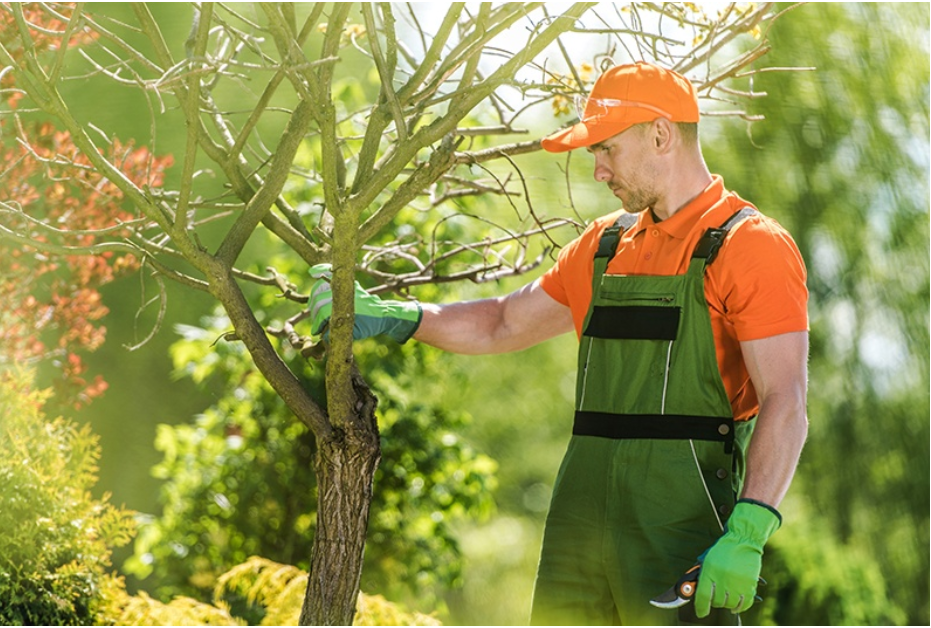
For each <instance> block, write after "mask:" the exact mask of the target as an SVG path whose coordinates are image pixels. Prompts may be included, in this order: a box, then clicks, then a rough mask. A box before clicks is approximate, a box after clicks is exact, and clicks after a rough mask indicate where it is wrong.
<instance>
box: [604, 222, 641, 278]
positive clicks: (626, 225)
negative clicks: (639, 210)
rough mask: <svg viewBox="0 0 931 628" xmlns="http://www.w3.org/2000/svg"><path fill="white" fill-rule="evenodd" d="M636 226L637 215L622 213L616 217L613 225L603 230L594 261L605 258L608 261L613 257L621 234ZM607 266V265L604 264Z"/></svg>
mask: <svg viewBox="0 0 931 628" xmlns="http://www.w3.org/2000/svg"><path fill="white" fill-rule="evenodd" d="M635 224H637V215H636V214H628V213H627V212H624V213H623V214H621V215H620V216H618V217H617V220H615V221H614V224H613V225H611V226H610V227H608V228H607V229H605V230H604V233H602V234H601V240H599V242H598V251H597V252H596V253H595V259H598V258H599V257H607V258H608V260H609V261H610V259H611V258H612V257H614V253H615V251H617V243H618V242H620V241H621V234H622V233H624V232H625V231H627V230H628V229H630V228H631V227H633V226H634V225H635ZM605 265H606V266H607V264H605Z"/></svg>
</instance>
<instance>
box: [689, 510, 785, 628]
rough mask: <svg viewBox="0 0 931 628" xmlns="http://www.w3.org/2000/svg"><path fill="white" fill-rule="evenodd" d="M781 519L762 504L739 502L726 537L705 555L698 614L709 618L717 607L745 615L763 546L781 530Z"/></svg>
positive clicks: (754, 589) (758, 570)
mask: <svg viewBox="0 0 931 628" xmlns="http://www.w3.org/2000/svg"><path fill="white" fill-rule="evenodd" d="M781 523H782V516H781V515H780V514H779V512H778V511H777V510H776V509H775V508H773V507H771V506H767V505H766V504H764V503H762V502H757V501H753V500H748V499H741V500H738V502H737V504H736V505H735V506H734V512H733V513H731V516H730V518H729V519H728V520H727V525H725V526H724V534H723V535H722V536H721V538H719V539H718V540H717V541H716V542H715V544H714V545H712V546H711V547H710V548H708V550H707V551H706V552H705V553H704V558H703V559H701V558H700V559H699V560H700V561H701V563H702V567H701V575H699V576H698V589H697V590H696V591H695V614H696V615H698V617H707V616H708V614H709V613H710V612H711V609H712V607H714V608H729V609H731V610H732V611H734V612H735V613H742V612H743V611H745V610H747V609H749V608H750V607H751V606H753V599H754V596H756V587H757V583H758V581H759V578H760V566H761V563H762V559H763V546H764V545H765V544H766V541H768V540H769V537H770V536H772V534H773V533H774V532H775V531H776V530H778V529H779V525H780V524H781Z"/></svg>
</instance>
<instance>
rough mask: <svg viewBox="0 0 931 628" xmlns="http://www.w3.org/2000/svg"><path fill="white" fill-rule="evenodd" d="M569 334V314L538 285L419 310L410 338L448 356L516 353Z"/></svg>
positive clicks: (566, 309)
mask: <svg viewBox="0 0 931 628" xmlns="http://www.w3.org/2000/svg"><path fill="white" fill-rule="evenodd" d="M571 329H572V315H571V313H570V311H569V308H568V307H566V306H564V305H562V304H561V303H558V302H557V301H555V300H553V298H552V297H550V296H549V295H548V294H547V293H546V292H545V291H544V290H543V289H542V288H541V287H540V285H539V284H538V283H537V282H533V283H531V284H528V285H526V286H524V287H523V288H521V289H519V290H517V291H515V292H512V293H511V294H509V295H507V296H504V297H498V298H495V299H482V300H480V301H465V302H461V303H450V304H448V305H436V304H423V319H422V320H421V322H420V327H419V328H418V330H417V332H416V333H415V334H414V338H415V339H416V340H418V341H420V342H424V343H426V344H428V345H431V346H434V347H438V348H440V349H443V350H444V351H450V352H452V353H463V354H470V355H478V354H487V353H505V352H508V351H519V350H521V349H526V348H527V347H530V346H533V345H535V344H537V343H539V342H542V341H544V340H547V339H549V338H552V337H554V336H557V335H559V334H563V333H566V332H568V331H570V330H571Z"/></svg>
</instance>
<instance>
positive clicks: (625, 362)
mask: <svg viewBox="0 0 931 628" xmlns="http://www.w3.org/2000/svg"><path fill="white" fill-rule="evenodd" d="M698 120H699V110H698V99H697V95H696V93H695V89H694V87H693V86H692V84H691V83H690V82H689V81H688V80H687V79H686V78H684V77H683V76H681V75H679V74H677V73H675V72H672V71H669V70H665V69H663V68H660V67H658V66H655V65H651V64H647V63H636V64H630V65H622V66H617V67H614V68H611V69H609V70H607V71H606V72H605V73H604V74H603V75H602V76H601V77H600V78H599V79H598V81H597V82H596V83H595V85H594V87H593V89H592V92H591V94H590V95H589V98H588V99H587V101H586V102H585V105H584V109H583V110H581V112H580V120H579V123H578V124H575V125H574V126H572V127H570V128H568V129H565V130H562V131H560V132H558V133H555V134H553V135H551V136H549V137H547V138H545V139H544V140H543V148H544V149H546V150H548V151H551V152H561V151H568V150H572V149H576V148H584V149H586V150H587V151H588V152H589V153H591V154H592V155H593V157H594V176H595V179H596V180H597V181H600V182H602V183H605V184H606V185H607V186H608V187H609V188H610V190H611V191H612V192H613V194H614V196H616V197H617V198H618V199H620V200H621V202H622V203H623V210H622V211H614V212H611V213H608V214H606V215H605V216H603V217H602V218H599V219H597V220H595V221H594V222H592V224H591V225H589V227H588V228H587V229H586V230H585V232H584V233H583V234H582V235H581V236H580V237H579V238H577V239H576V240H574V241H573V242H571V243H570V244H569V245H567V246H566V247H564V248H563V249H562V251H561V252H560V254H559V258H558V260H557V262H556V264H555V265H554V266H553V267H552V268H551V269H550V270H549V271H548V272H547V273H546V274H545V275H544V276H543V277H542V278H541V279H539V280H537V281H534V282H533V283H531V284H529V285H527V286H525V287H523V288H521V289H520V290H518V291H516V292H514V293H512V294H509V295H507V296H504V297H501V298H495V299H485V300H480V301H472V302H465V303H453V304H448V305H433V304H423V305H421V304H419V303H416V302H406V303H405V302H397V301H383V300H381V299H378V298H377V297H374V296H372V295H367V294H365V293H364V291H362V290H361V289H358V292H357V294H358V296H357V317H356V336H357V337H366V336H372V335H377V334H388V335H390V336H391V337H393V338H395V339H396V340H398V341H401V342H403V341H406V340H407V339H408V338H410V337H413V338H416V339H417V340H419V341H421V342H426V343H428V344H431V345H434V346H437V347H440V348H442V349H445V350H448V351H454V352H458V353H497V352H503V351H514V350H519V349H523V348H525V347H529V346H531V345H533V344H536V343H538V342H541V341H543V340H546V339H548V338H551V337H553V336H555V335H557V334H561V333H565V332H568V331H569V330H571V329H573V328H574V329H575V331H576V333H577V334H578V336H579V339H580V345H579V358H578V374H577V383H576V406H575V416H574V424H573V430H572V439H571V440H570V443H569V447H568V451H567V452H566V455H565V458H564V460H563V463H562V466H561V467H560V470H559V474H558V476H557V479H556V484H555V486H554V489H553V498H552V503H551V506H550V512H549V515H548V517H547V521H546V531H545V535H544V540H543V549H542V555H541V559H540V566H539V571H538V574H537V582H536V588H535V592H534V602H533V610H532V621H533V622H534V623H540V624H573V625H580V624H676V623H680V622H683V621H685V622H695V623H710V624H732V623H736V622H738V621H739V619H738V615H737V613H739V612H742V611H744V610H746V609H748V608H749V607H750V606H751V605H752V604H753V601H754V596H755V594H756V588H757V582H758V578H759V575H760V561H761V556H762V553H763V546H764V544H765V543H766V541H767V540H768V538H769V537H770V535H771V534H772V533H773V532H775V530H776V529H777V528H778V527H779V525H780V523H781V516H780V515H779V513H778V511H777V510H776V508H777V507H778V506H779V503H780V501H781V500H782V498H783V496H784V495H785V493H786V491H787V490H788V487H789V484H790V482H791V479H792V476H793V474H794V471H795V467H796V464H797V462H798V457H799V454H800V452H801V449H802V445H803V443H804V440H805V437H806V433H807V418H806V414H805V398H806V379H807V376H806V361H807V355H808V332H807V328H808V317H807V297H808V293H807V290H806V288H805V268H804V264H803V261H802V259H801V256H800V255H799V252H798V249H797V248H796V246H795V243H794V242H793V241H792V239H791V237H790V236H789V235H788V233H786V231H785V230H784V229H782V228H781V227H780V226H779V225H778V224H777V223H776V222H775V221H773V220H772V219H770V218H767V217H765V216H764V215H763V214H761V213H760V212H759V211H758V210H757V209H756V208H755V207H753V206H752V205H751V204H750V203H748V202H747V201H745V200H743V199H741V198H740V197H739V196H738V195H737V194H735V193H734V192H731V191H729V190H727V189H726V188H725V186H724V182H723V180H722V179H721V177H719V176H717V175H712V174H711V173H710V172H709V170H708V168H707V166H706V165H705V162H704V159H703V157H702V153H701V148H700V146H699V143H698ZM325 273H326V269H325V268H315V269H312V274H315V276H318V277H320V279H319V280H318V282H317V283H316V284H315V286H314V290H313V293H314V294H313V296H312V299H311V304H310V307H311V310H312V313H313V321H314V323H313V324H314V332H315V333H319V332H320V331H321V330H322V329H323V328H324V327H325V325H326V321H327V319H328V317H329V311H330V310H329V306H328V303H327V299H328V297H329V294H328V290H329V285H328V283H327V282H326V278H325V276H324V275H325ZM697 562H699V563H700V564H701V571H700V572H699V574H700V575H699V577H698V585H697V591H696V592H695V593H694V598H692V599H693V601H692V602H690V603H688V604H685V605H684V606H681V608H680V609H679V611H672V610H668V609H664V608H657V607H655V606H653V605H651V604H650V600H651V598H655V597H656V596H658V595H660V594H661V593H663V592H664V591H665V590H666V589H668V588H669V587H670V585H671V584H673V583H674V582H676V580H677V579H678V578H679V577H680V576H681V575H682V574H683V573H684V572H685V571H687V570H688V569H689V568H690V567H692V566H693V565H694V564H696V563H697Z"/></svg>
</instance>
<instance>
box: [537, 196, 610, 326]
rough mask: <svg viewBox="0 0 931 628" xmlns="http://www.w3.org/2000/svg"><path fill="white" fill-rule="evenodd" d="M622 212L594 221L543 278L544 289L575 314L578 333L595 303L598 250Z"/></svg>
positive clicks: (560, 252) (562, 252)
mask: <svg viewBox="0 0 931 628" xmlns="http://www.w3.org/2000/svg"><path fill="white" fill-rule="evenodd" d="M619 213H620V212H615V213H613V214H608V215H607V216H603V217H601V218H598V219H597V220H594V221H593V222H592V223H591V224H590V225H589V226H588V227H587V228H586V229H585V231H584V232H583V233H582V235H580V236H579V237H578V238H576V239H575V240H573V241H572V242H570V243H569V244H567V245H566V246H564V247H563V248H562V250H560V251H559V256H558V257H557V259H556V264H554V265H553V267H552V268H550V269H549V270H548V271H546V273H545V274H544V275H543V276H542V277H540V287H541V288H543V290H544V291H546V293H547V294H548V295H550V296H551V297H553V299H555V300H556V301H558V302H559V303H562V304H563V305H566V306H568V307H569V309H570V310H571V311H572V320H573V322H574V324H575V329H576V333H577V334H580V333H581V329H582V325H583V324H584V323H585V315H586V314H587V313H588V305H589V303H590V302H591V300H592V273H593V272H594V257H595V251H597V250H598V242H599V240H600V239H601V234H602V233H603V232H604V230H605V229H606V228H607V227H609V226H610V225H611V224H612V223H614V221H615V220H616V219H617V216H618V214H619Z"/></svg>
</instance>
